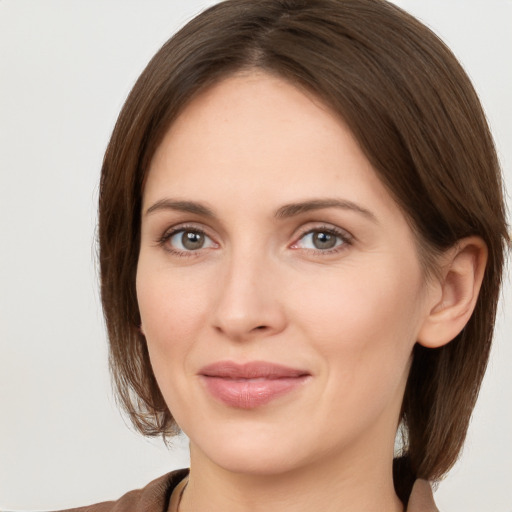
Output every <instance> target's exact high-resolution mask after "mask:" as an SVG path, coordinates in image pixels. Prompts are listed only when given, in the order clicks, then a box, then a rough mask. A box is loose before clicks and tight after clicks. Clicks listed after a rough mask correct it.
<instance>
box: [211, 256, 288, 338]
mask: <svg viewBox="0 0 512 512" xmlns="http://www.w3.org/2000/svg"><path fill="white" fill-rule="evenodd" d="M276 267H277V265H272V264H271V262H269V261H268V260H265V259H264V258H263V257H255V256H254V255H250V256H247V255H246V256H245V257H244V256H243V255H239V257H236V256H235V255H233V256H232V258H231V261H230V262H229V264H226V267H225V268H224V269H223V272H222V273H221V274H220V275H219V277H220V279H219V291H218V296H217V297H218V298H217V302H216V304H215V307H214V311H213V327H214V328H215V330H216V331H217V332H219V333H222V334H223V335H224V336H226V337H228V338H230V339H232V340H236V341H244V340H249V339H252V338H255V337H256V338H258V337H263V336H271V335H274V334H277V333H279V332H281V331H282V330H284V328H285V326H286V316H285V311H284V307H283V306H284V305H283V303H282V300H281V299H282V287H280V286H279V284H278V281H279V278H278V274H279V269H278V268H276Z"/></svg>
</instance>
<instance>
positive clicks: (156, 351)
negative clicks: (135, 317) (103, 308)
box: [137, 260, 208, 378]
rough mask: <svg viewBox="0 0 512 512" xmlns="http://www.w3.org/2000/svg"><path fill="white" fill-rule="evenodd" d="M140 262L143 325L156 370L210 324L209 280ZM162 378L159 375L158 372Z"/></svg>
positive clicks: (188, 344) (189, 343)
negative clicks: (208, 316) (207, 323)
mask: <svg viewBox="0 0 512 512" xmlns="http://www.w3.org/2000/svg"><path fill="white" fill-rule="evenodd" d="M144 263H145V262H144V260H142V261H141V262H139V268H138V271H137V301H138V304H139V310H140V314H141V320H142V329H143V332H144V335H145V337H146V340H147V343H148V349H149V352H150V357H151V360H152V364H153V367H154V370H155V373H157V371H158V367H159V366H161V365H164V364H173V363H174V362H175V361H177V360H178V359H177V358H176V357H173V356H176V355H178V353H179V354H180V357H183V353H184V352H186V351H187V350H188V349H189V348H190V347H191V346H192V344H193V340H194V339H196V338H197V337H198V333H199V331H200V330H201V329H202V328H204V326H205V325H206V322H205V320H206V315H207V312H208V300H207V296H208V294H207V290H206V289H205V287H206V283H207V282H208V281H207V280H205V279H204V278H200V277H198V276H195V277H194V276H193V274H191V273H188V274H187V273H186V272H185V273H181V275H176V274H175V273H174V272H170V271H169V269H168V268H163V269H161V271H159V270H158V268H157V269H155V268H154V267H153V268H151V266H148V265H145V264H144ZM157 378H158V375H157Z"/></svg>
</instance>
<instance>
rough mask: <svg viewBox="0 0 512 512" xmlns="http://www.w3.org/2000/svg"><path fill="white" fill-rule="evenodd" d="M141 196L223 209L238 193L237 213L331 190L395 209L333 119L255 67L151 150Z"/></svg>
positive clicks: (197, 103) (312, 99) (212, 93)
mask: <svg viewBox="0 0 512 512" xmlns="http://www.w3.org/2000/svg"><path fill="white" fill-rule="evenodd" d="M144 192H145V193H144V203H145V205H147V204H148V203H149V202H151V201H156V200H159V199H161V198H162V196H163V195H165V194H170V195H171V196H172V197H179V198H182V197H183V198H187V199H188V198H190V197H192V198H194V199H197V200H202V201H207V202H211V201H213V202H215V201H217V200H218V202H219V203H220V204H222V205H223V206H226V205H228V204H232V205H236V203H237V199H238V200H239V204H237V205H236V206H237V207H238V211H240V208H242V209H243V208H244V207H247V208H250V207H254V206H255V204H256V205H257V206H262V205H263V204H267V203H268V204H269V205H270V204H273V205H274V206H276V207H278V206H280V204H283V203H287V202H294V201H297V200H304V199H308V198H309V197H325V196H332V195H336V196H344V199H347V200H351V201H353V202H363V203H367V204H368V203H371V206H372V208H377V209H384V210H387V211H388V213H389V212H393V213H394V214H396V211H397V205H396V204H395V202H394V200H393V199H392V198H391V196H390V194H389V193H388V191H387V189H386V188H385V187H384V186H383V185H382V183H381V182H380V180H379V179H378V177H377V175H376V173H375V171H374V170H373V168H372V166H371V164H370V162H369V161H368V159H367V158H366V157H365V155H364V153H363V152H362V150H361V149H360V147H359V145H358V143H357V141H356V140H355V138H354V137H353V135H352V133H351V132H350V130H349V129H348V128H347V126H346V124H345V123H344V122H343V120H342V119H341V118H340V117H339V116H338V115H336V114H335V113H334V112H332V111H331V110H330V109H329V108H328V107H326V106H325V104H324V103H323V102H322V101H321V100H320V99H319V98H317V97H316V96H314V95H312V94H310V93H307V92H305V91H303V90H301V89H299V88H298V87H296V86H294V85H292V84H291V83H289V82H287V81H285V80H283V79H281V78H278V77H275V76H272V75H269V74H266V73H264V72H250V73H248V72H247V73H239V74H236V75H234V76H231V77H228V78H226V79H224V80H222V81H221V82H219V83H217V84H215V85H214V86H212V87H210V88H209V89H207V90H205V91H203V92H202V93H200V94H199V95H198V96H197V97H195V98H194V99H193V100H192V101H191V102H190V104H189V105H188V106H187V107H186V108H185V109H184V110H183V112H182V113H181V114H180V116H179V117H178V118H177V119H176V120H175V122H174V123H173V124H172V126H171V127H170V128H169V130H168V132H167V133H166V135H165V137H164V139H163V141H162V143H161V144H160V146H159V147H158V149H157V151H156V153H155V155H154V157H153V160H152V162H151V166H150V170H149V175H148V179H147V182H146V187H145V191H144ZM250 200H255V201H254V202H255V204H251V201H250ZM376 201H377V202H378V203H379V204H375V203H376Z"/></svg>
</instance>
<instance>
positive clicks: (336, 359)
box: [137, 72, 427, 474]
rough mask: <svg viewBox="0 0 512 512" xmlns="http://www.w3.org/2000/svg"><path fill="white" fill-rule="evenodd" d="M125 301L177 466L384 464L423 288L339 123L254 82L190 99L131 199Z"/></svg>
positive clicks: (314, 105)
mask: <svg viewBox="0 0 512 512" xmlns="http://www.w3.org/2000/svg"><path fill="white" fill-rule="evenodd" d="M141 229H142V232H141V248H140V255H139V263H138V270H137V297H138V301H139V307H140V312H141V318H142V330H143V332H144V334H145V336H146V339H147V344H148V348H149V353H150V358H151V363H152V366H153V370H154V373H155V376H156V379H157V381H158V384H159V386H160V389H161V391H162V393H163V396H164V398H165V400H166V403H167V405H168V406H169V408H170V410H171V412H172V414H173V416H174V417H175V419H176V420H177V422H178V424H179V425H180V427H181V428H182V429H183V430H184V431H185V433H186V434H187V435H188V436H189V438H190V441H191V450H192V464H194V460H197V461H198V462H197V463H198V464H199V463H201V461H202V462H203V463H209V464H214V465H216V466H220V467H222V468H224V469H227V470H230V471H237V472H245V473H251V474H256V473H257V474H262V473H274V474H276V473H282V472H286V471H291V470H293V469H297V468H300V467H306V466H311V465H314V464H319V463H326V464H327V463H328V464H337V465H338V466H341V465H343V464H347V463H348V462H349V463H350V464H352V467H353V464H354V461H356V460H357V461H360V460H367V461H370V460H371V459H372V458H375V457H380V458H385V459H386V460H388V462H390V459H391V457H392V450H393V441H394V436H395V431H396V427H397V422H398V416H399V411H400V406H401V400H402V396H403V392H404V388H405V382H406V377H407V373H408V369H409V362H410V355H411V350H412V347H413V345H414V343H415V341H416V336H417V334H418V332H419V330H420V328H421V325H422V322H423V321H424V318H425V315H426V309H427V308H426V302H427V301H426V300H425V297H426V294H427V292H426V285H425V279H424V275H423V272H422V269H421V265H420V263H419V258H418V254H417V247H416V244H415V240H414V237H413V234H412V232H411V229H410V228H409V226H408V224H407V222H406V219H405V218H404V216H403V214H402V212H401V211H400V209H399V208H398V206H397V205H396V203H395V202H394V200H393V199H392V198H391V197H390V194H389V193H388V192H387V190H386V189H385V188H384V186H383V185H382V184H381V182H380V181H379V179H378V178H377V176H376V174H375V172H374V170H373V169H372V167H371V165H370V163H369V162H368V160H367V159H366V157H365V156H364V155H363V153H362V152H361V150H360V149H359V147H358V145H357V143H356V142H355V140H354V138H353V136H352V135H351V133H350V131H349V130H348V129H347V127H346V126H345V125H344V123H343V122H342V121H341V120H340V119H339V118H337V117H336V116H335V115H334V114H333V113H332V112H330V111H329V109H328V108H326V107H325V106H324V105H323V104H322V103H321V102H320V101H319V100H318V99H316V98H315V97H313V96H310V95H308V94H306V93H304V92H301V91H300V90H299V89H298V88H296V87H294V86H293V85H291V84H289V83H287V82H285V81H283V80H281V79H279V78H276V77H271V76H269V75H266V74H264V73H262V72H261V73H257V72H254V73H251V74H249V73H247V74H238V75H235V76H233V77H230V78H228V79H225V80H224V81H222V82H221V83H219V84H217V85H215V86H213V87H212V88H210V89H209V90H207V91H206V92H203V93H201V95H199V96H198V97H197V98H195V99H194V100H193V101H192V102H191V103H190V104H189V106H187V108H186V109H185V110H184V111H183V113H182V114H181V115H180V117H179V118H178V119H177V120H176V121H175V122H174V124H173V125H172V127H171V128H170V130H169V131H168V133H167V134H166V136H165V138H164V140H163V142H162V143H161V145H160V147H159V148H158V150H157V152H156V154H155V156H154V158H153V161H152V164H151V167H150V170H149V175H148V178H147V182H146V184H145V188H144V195H143V209H142V228H141Z"/></svg>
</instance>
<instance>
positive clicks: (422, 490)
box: [59, 469, 439, 512]
mask: <svg viewBox="0 0 512 512" xmlns="http://www.w3.org/2000/svg"><path fill="white" fill-rule="evenodd" d="M187 475H188V469H179V470H177V471H172V472H171V473H168V474H166V475H164V476H161V477H160V478H157V479H156V480H153V481H152V482H150V483H149V484H148V485H146V487H144V488H142V489H138V490H135V491H130V492H129V493H127V494H125V495H124V496H122V497H121V498H119V499H118V500H117V501H106V502H104V503H98V504H96V505H89V506H87V507H79V508H72V509H67V510H61V511H59V512H167V509H168V507H169V501H170V499H171V494H172V491H173V490H174V489H175V488H176V486H177V485H178V484H179V483H180V482H181V481H182V480H183V479H184V478H185V477H186V476H187ZM407 512H439V510H438V508H437V507H436V505H435V503H434V498H433V495H432V489H431V487H430V484H429V483H428V482H427V481H426V480H416V482H415V484H414V486H413V488H412V493H411V497H410V499H409V505H408V507H407Z"/></svg>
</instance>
